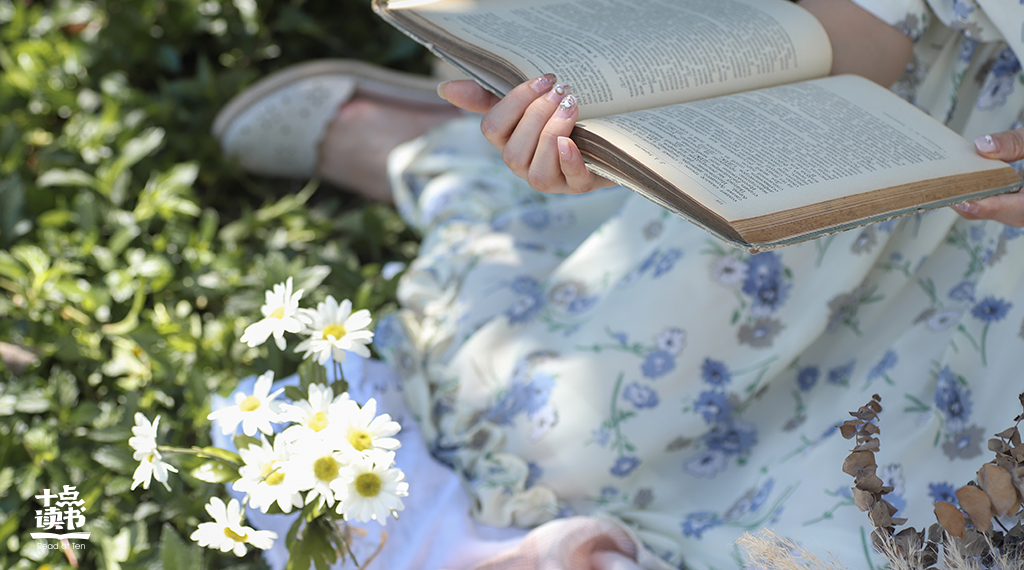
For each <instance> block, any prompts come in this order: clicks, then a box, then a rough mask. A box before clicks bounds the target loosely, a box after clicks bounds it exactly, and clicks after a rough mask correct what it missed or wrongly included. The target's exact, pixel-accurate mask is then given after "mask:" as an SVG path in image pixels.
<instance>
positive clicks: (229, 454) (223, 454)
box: [199, 446, 244, 465]
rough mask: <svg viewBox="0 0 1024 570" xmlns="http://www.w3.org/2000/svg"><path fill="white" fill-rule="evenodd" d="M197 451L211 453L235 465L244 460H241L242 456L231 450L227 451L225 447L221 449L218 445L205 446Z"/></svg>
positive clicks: (240, 463)
mask: <svg viewBox="0 0 1024 570" xmlns="http://www.w3.org/2000/svg"><path fill="white" fill-rule="evenodd" d="M199 451H202V452H203V453H205V454H207V455H211V456H213V457H219V458H221V459H223V460H225V461H230V462H232V463H234V464H236V465H242V464H243V463H244V461H242V457H241V456H239V455H238V454H237V453H235V452H233V451H228V450H226V449H221V448H219V447H213V446H207V447H204V448H202V449H200V450H199Z"/></svg>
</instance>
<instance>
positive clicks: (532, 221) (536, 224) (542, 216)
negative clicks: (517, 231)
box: [519, 208, 551, 230]
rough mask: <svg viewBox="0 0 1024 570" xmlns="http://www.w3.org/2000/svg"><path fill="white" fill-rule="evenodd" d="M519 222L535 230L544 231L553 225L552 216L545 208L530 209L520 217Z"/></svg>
mask: <svg viewBox="0 0 1024 570" xmlns="http://www.w3.org/2000/svg"><path fill="white" fill-rule="evenodd" d="M519 220H520V221H522V222H523V223H524V224H526V225H528V226H530V227H531V228H533V229H535V230H542V229H544V228H546V227H548V225H549V224H550V223H551V215H550V214H549V213H548V211H547V209H545V208H530V209H529V210H526V211H524V212H523V213H522V214H520V215H519Z"/></svg>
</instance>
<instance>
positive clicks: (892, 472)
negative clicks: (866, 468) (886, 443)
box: [877, 463, 907, 510]
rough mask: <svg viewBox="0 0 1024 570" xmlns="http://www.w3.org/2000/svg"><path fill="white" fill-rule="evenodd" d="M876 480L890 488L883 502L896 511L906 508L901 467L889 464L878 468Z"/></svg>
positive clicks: (897, 464) (896, 464)
mask: <svg viewBox="0 0 1024 570" xmlns="http://www.w3.org/2000/svg"><path fill="white" fill-rule="evenodd" d="M877 475H878V478H879V479H881V480H882V482H883V483H884V484H885V486H887V487H892V491H890V492H889V493H888V494H887V495H885V500H886V501H889V504H891V505H892V506H894V507H896V509H897V510H901V509H903V508H904V507H906V506H907V500H906V499H905V498H904V497H903V493H904V491H905V489H904V487H905V486H904V483H905V480H904V477H903V466H902V465H900V464H899V463H890V464H888V465H884V466H881V467H879V468H878V472H877Z"/></svg>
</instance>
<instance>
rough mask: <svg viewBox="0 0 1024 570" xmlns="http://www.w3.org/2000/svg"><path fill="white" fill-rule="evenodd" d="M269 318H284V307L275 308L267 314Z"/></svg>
mask: <svg viewBox="0 0 1024 570" xmlns="http://www.w3.org/2000/svg"><path fill="white" fill-rule="evenodd" d="M267 318H268V319H283V318H284V307H278V308H276V309H274V312H273V313H270V314H269V315H267Z"/></svg>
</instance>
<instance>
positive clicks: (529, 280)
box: [509, 275, 540, 295]
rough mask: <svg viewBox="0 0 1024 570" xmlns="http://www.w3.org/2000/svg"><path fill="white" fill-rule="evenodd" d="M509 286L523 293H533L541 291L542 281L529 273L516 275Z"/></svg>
mask: <svg viewBox="0 0 1024 570" xmlns="http://www.w3.org/2000/svg"><path fill="white" fill-rule="evenodd" d="M509 288H510V289H512V290H513V291H515V292H516V293H520V294H523V295H533V294H536V293H539V292H540V283H538V282H537V280H536V279H534V278H533V277H530V276H529V275H522V276H520V277H516V278H515V279H514V280H513V281H512V284H511V285H509Z"/></svg>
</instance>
